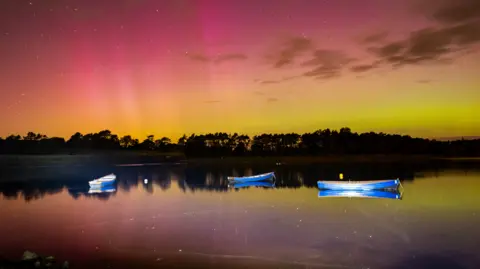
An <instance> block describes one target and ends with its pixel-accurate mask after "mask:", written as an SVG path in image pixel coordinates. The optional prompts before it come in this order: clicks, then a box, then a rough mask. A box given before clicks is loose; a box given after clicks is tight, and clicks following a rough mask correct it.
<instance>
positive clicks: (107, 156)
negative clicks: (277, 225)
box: [0, 152, 480, 167]
mask: <svg viewBox="0 0 480 269" xmlns="http://www.w3.org/2000/svg"><path fill="white" fill-rule="evenodd" d="M425 161H453V162H460V161H467V162H477V161H480V157H440V156H430V155H381V154H372V155H366V154H362V155H324V156H264V157H261V156H243V157H240V156H228V157H218V158H215V157H197V158H186V157H185V156H184V155H183V154H181V153H176V152H173V153H159V152H97V153H79V154H51V155H0V166H4V167H5V166H10V165H15V166H18V165H34V166H35V165H42V164H44V165H47V164H53V165H55V164H57V165H74V164H89V163H91V164H131V163H165V164H168V163H178V162H182V163H186V164H199V165H200V164H205V165H210V164H215V165H216V164H242V163H243V164H277V165H280V164H282V165H288V164H313V163H342V162H351V163H362V162H368V163H376V162H378V163H385V162H425Z"/></svg>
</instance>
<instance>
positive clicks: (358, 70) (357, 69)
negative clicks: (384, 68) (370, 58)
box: [350, 62, 378, 73]
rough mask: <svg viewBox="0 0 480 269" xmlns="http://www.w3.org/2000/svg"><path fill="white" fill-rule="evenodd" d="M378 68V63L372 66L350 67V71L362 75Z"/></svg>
mask: <svg viewBox="0 0 480 269" xmlns="http://www.w3.org/2000/svg"><path fill="white" fill-rule="evenodd" d="M377 67H378V64H377V63H376V62H375V63H372V64H360V65H354V66H352V67H350V71H352V72H355V73H362V72H367V71H370V70H372V69H374V68H377Z"/></svg>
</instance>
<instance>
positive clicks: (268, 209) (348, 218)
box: [0, 165, 480, 269]
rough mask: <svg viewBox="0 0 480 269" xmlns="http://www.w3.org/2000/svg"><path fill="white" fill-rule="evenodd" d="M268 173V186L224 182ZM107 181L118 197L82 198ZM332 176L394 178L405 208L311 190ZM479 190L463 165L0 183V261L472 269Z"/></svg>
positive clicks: (123, 173)
mask: <svg viewBox="0 0 480 269" xmlns="http://www.w3.org/2000/svg"><path fill="white" fill-rule="evenodd" d="M270 170H273V171H275V172H276V173H277V181H276V187H275V188H255V187H251V188H246V189H239V190H234V189H232V188H229V187H228V184H227V182H226V180H225V178H226V176H229V175H247V174H252V173H253V174H255V173H261V172H267V171H270ZM106 172H115V173H116V174H117V176H118V180H119V183H118V186H117V187H116V191H115V192H112V193H102V194H88V193H87V192H88V186H86V185H87V184H86V181H88V180H90V179H91V178H92V177H96V176H100V175H102V174H101V173H106ZM340 172H342V173H344V176H345V178H351V179H354V180H371V179H385V178H392V177H395V178H396V177H399V178H400V179H401V180H402V184H403V187H404V193H403V199H402V200H390V199H368V198H319V197H318V190H317V188H316V187H315V182H316V181H317V180H319V179H324V180H329V179H330V180H336V179H337V178H338V173H340ZM33 173H43V172H42V171H37V172H35V170H34V171H33ZM50 174H51V173H50ZM50 174H49V175H50ZM144 179H147V180H148V182H147V183H146V184H145V182H144ZM4 181H5V180H4ZM479 191H480V170H479V169H477V168H475V167H470V166H469V167H460V168H459V167H454V168H441V167H438V166H436V167H434V168H431V167H427V166H408V167H407V166H404V165H403V166H402V165H388V166H387V165H368V166H366V165H349V166H345V165H335V166H331V165H328V166H327V165H316V166H298V167H287V166H274V167H244V166H243V167H223V168H213V167H187V166H182V165H178V166H159V167H112V168H105V169H104V170H102V171H98V170H96V171H93V170H89V169H87V168H86V169H85V170H84V175H78V176H77V177H75V178H74V179H65V178H61V179H59V178H55V177H49V178H45V180H44V181H35V182H30V183H14V182H12V183H8V182H7V183H5V182H4V183H2V184H0V192H1V193H2V194H0V197H2V198H0V254H1V255H2V256H5V257H8V258H12V259H13V258H18V257H20V256H21V254H22V252H23V251H24V250H26V249H29V250H32V251H35V252H38V253H40V254H44V255H55V256H56V257H58V258H59V259H63V260H69V261H70V263H71V264H73V265H77V267H73V268H149V267H152V268H156V267H162V266H163V267H165V268H176V267H175V266H177V267H184V268H209V267H218V268H220V267H221V268H225V267H228V268H436V269H438V268H449V269H455V268H480V254H479V253H480V250H479V247H480V243H479V242H480V229H479V227H480V196H479Z"/></svg>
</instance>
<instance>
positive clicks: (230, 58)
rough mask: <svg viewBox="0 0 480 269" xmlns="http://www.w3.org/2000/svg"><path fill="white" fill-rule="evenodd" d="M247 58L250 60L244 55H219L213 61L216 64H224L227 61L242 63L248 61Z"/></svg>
mask: <svg viewBox="0 0 480 269" xmlns="http://www.w3.org/2000/svg"><path fill="white" fill-rule="evenodd" d="M247 58H248V57H247V55H245V54H243V53H230V54H223V55H219V56H218V57H217V58H215V59H214V60H213V61H214V62H215V63H222V62H227V61H241V60H246V59H247Z"/></svg>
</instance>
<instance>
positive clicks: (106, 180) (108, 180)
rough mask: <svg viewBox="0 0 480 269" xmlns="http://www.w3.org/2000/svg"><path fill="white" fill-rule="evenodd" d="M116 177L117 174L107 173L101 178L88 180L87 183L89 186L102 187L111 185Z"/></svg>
mask: <svg viewBox="0 0 480 269" xmlns="http://www.w3.org/2000/svg"><path fill="white" fill-rule="evenodd" d="M116 179H117V176H115V174H109V175H106V176H103V177H101V178H97V179H95V180H92V181H89V182H88V184H89V185H90V187H91V188H103V187H106V186H111V185H113V184H115V180H116Z"/></svg>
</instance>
